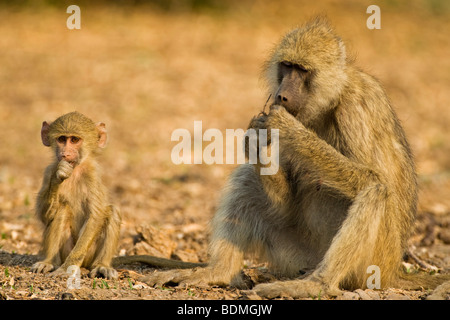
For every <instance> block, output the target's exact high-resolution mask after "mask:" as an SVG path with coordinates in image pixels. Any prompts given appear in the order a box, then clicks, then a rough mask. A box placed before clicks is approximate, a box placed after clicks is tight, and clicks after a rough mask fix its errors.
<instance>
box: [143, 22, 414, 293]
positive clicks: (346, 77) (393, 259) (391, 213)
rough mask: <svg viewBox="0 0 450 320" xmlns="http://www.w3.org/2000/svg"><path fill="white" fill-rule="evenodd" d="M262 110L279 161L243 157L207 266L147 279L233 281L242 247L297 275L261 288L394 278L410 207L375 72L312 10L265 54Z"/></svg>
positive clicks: (394, 126)
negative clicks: (274, 168) (309, 18)
mask: <svg viewBox="0 0 450 320" xmlns="http://www.w3.org/2000/svg"><path fill="white" fill-rule="evenodd" d="M265 75H266V77H267V82H268V86H269V93H270V94H272V97H273V98H274V101H273V105H272V106H271V110H270V112H269V114H268V115H265V114H263V115H261V116H259V117H256V118H254V119H252V121H251V123H250V128H253V129H256V130H260V129H278V130H279V148H280V149H279V156H280V170H279V171H278V172H277V173H276V175H273V176H270V175H268V176H263V175H260V174H259V172H260V171H259V170H258V166H260V165H259V164H256V165H252V164H245V165H242V166H240V167H239V168H237V169H236V170H235V172H234V173H233V174H232V176H231V178H230V180H229V183H228V186H227V187H226V190H225V191H224V195H223V197H222V200H221V203H220V205H219V208H218V210H217V212H216V214H215V216H214V218H213V221H212V239H211V243H210V255H211V258H210V262H209V265H208V266H207V267H206V268H197V269H194V270H175V271H167V272H161V273H156V274H154V275H151V276H149V277H147V278H145V279H143V280H144V281H146V282H147V283H150V284H155V283H159V284H162V283H182V284H184V283H186V284H202V283H203V284H218V285H228V284H231V285H236V286H243V281H242V279H241V274H240V270H241V268H242V264H243V258H244V255H245V254H249V253H253V254H255V253H257V254H258V255H259V256H260V257H261V258H262V259H263V260H265V261H267V262H268V263H269V265H270V267H272V269H273V270H275V271H278V273H279V274H281V275H283V276H288V277H292V278H296V277H299V276H300V275H301V274H302V273H306V277H304V279H296V280H291V281H284V282H275V283H269V284H260V285H258V286H256V287H255V290H256V292H257V293H258V294H260V295H261V296H266V297H276V296H280V295H289V296H293V297H308V296H309V295H317V294H320V293H322V294H325V293H329V294H336V293H338V292H339V291H340V290H341V289H350V290H352V289H356V288H365V287H366V281H367V278H368V276H369V275H370V274H368V273H367V268H368V267H369V266H371V265H376V266H378V267H379V268H380V271H381V274H380V276H381V287H389V286H392V285H396V284H398V279H399V272H400V266H401V261H402V255H403V253H404V251H405V248H406V242H407V239H408V237H409V235H410V232H411V228H412V224H413V221H414V219H415V215H416V206H417V183H416V174H415V169H414V161H413V157H412V154H411V151H410V148H409V146H408V143H407V141H406V138H405V134H404V132H403V129H402V127H401V125H400V123H399V120H398V119H397V116H396V114H395V112H394V110H393V109H392V107H391V105H390V102H389V100H388V98H387V96H386V93H385V92H384V90H383V88H382V87H381V85H380V84H379V82H378V81H377V80H376V79H374V78H373V77H372V76H370V75H368V74H366V73H364V72H362V71H361V70H359V69H358V68H356V67H355V66H353V64H352V63H351V62H350V61H348V60H347V58H346V53H345V46H344V44H343V42H342V40H341V39H340V38H339V37H338V36H336V35H335V33H334V31H333V30H332V29H331V28H330V26H329V25H328V24H327V23H326V22H324V21H322V20H320V19H318V20H315V21H313V22H311V23H309V24H307V25H305V26H303V27H301V28H298V29H295V30H293V31H291V32H289V33H288V34H287V35H286V36H285V37H284V38H283V39H282V40H281V42H280V43H279V44H278V45H277V46H276V47H275V49H274V51H273V53H272V56H271V57H270V59H269V60H268V62H267V63H266V65H265Z"/></svg>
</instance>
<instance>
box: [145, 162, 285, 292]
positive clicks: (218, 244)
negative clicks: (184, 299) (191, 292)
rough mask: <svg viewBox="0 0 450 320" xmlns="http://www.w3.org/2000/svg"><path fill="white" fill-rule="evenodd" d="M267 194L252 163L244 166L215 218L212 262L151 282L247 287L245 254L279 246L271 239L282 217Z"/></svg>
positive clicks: (157, 275)
mask: <svg viewBox="0 0 450 320" xmlns="http://www.w3.org/2000/svg"><path fill="white" fill-rule="evenodd" d="M271 208H273V207H272V206H271V204H270V202H269V200H268V198H267V196H266V194H265V193H264V191H263V189H262V185H261V181H260V178H259V176H258V174H257V173H256V171H255V168H254V167H253V166H252V165H242V166H240V167H239V168H238V169H237V170H235V172H234V173H233V175H232V176H231V180H230V181H229V184H228V186H227V188H226V190H225V194H224V197H223V198H222V201H221V203H220V206H219V208H218V210H217V212H216V214H215V216H214V218H213V221H212V236H211V242H210V247H209V254H210V262H209V264H208V266H207V267H205V268H196V269H194V270H173V271H166V272H157V273H155V274H153V275H151V276H149V277H146V278H145V279H143V281H146V282H147V283H149V284H160V285H161V284H165V283H182V284H184V283H188V284H197V285H198V284H201V283H203V284H215V285H228V284H231V285H234V286H237V287H242V286H244V284H243V282H242V279H241V275H240V271H241V269H242V267H243V258H244V254H245V253H246V252H249V251H252V252H253V251H254V250H261V249H262V250H264V249H267V248H269V247H270V246H272V248H274V247H273V246H275V245H276V243H275V242H273V240H274V239H270V237H269V238H268V235H270V234H271V232H268V230H270V229H271V228H272V229H273V228H275V229H276V228H277V220H278V223H279V221H280V219H279V218H278V219H277V218H276V217H275V215H276V212H275V211H274V212H271V210H273V209H271Z"/></svg>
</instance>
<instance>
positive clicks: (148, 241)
mask: <svg viewBox="0 0 450 320" xmlns="http://www.w3.org/2000/svg"><path fill="white" fill-rule="evenodd" d="M13 3H15V2H14V1H13ZM43 3H45V1H44V2H43ZM83 3H86V4H83ZM152 3H153V4H152V5H148V6H144V5H139V6H125V5H107V4H104V5H96V6H93V5H88V4H87V2H81V4H80V7H81V10H82V13H81V17H82V25H81V30H69V29H67V27H66V19H67V18H68V16H69V14H67V13H66V8H67V6H63V5H59V6H50V5H38V6H31V5H30V6H14V5H5V4H0V21H2V22H1V23H0V35H1V36H0V300H2V299H23V300H29V299H45V300H55V299H56V300H57V299H108V300H111V299H213V300H215V299H231V300H239V299H258V297H257V296H255V295H252V294H251V292H250V293H249V292H245V291H241V290H237V289H234V288H219V287H211V288H195V287H189V288H178V287H175V288H174V287H155V288H153V287H149V286H147V285H145V284H144V283H141V282H139V281H138V280H137V279H138V277H139V276H140V275H141V274H148V273H151V272H154V270H155V269H152V268H149V267H147V266H144V265H132V266H119V267H118V271H119V279H117V280H102V279H91V278H89V277H88V276H87V274H88V271H87V270H84V269H82V277H81V288H80V289H68V286H67V280H66V279H58V278H51V277H49V276H47V275H36V274H32V273H31V272H30V271H29V270H30V267H31V265H32V264H33V263H34V262H35V261H37V256H36V255H37V254H38V251H39V248H40V242H41V229H40V226H39V224H38V222H37V221H36V219H35V217H34V212H33V207H34V204H35V197H36V194H37V192H38V190H39V187H40V184H41V179H42V173H43V170H44V168H45V166H46V165H47V163H48V162H49V161H50V159H51V154H50V151H49V150H47V149H46V148H45V147H44V146H43V145H42V144H41V142H40V126H41V124H42V121H44V120H48V121H51V120H54V119H55V118H56V117H58V116H59V115H62V114H64V113H67V112H70V111H73V110H78V111H80V112H82V113H84V114H86V115H88V116H89V117H91V118H92V119H94V120H95V121H103V122H105V123H106V125H107V128H108V132H109V134H110V140H109V144H108V147H107V148H106V149H105V152H104V153H103V155H102V160H101V161H102V164H103V166H104V169H105V170H104V171H105V172H104V181H105V184H106V185H107V186H108V188H109V190H110V194H111V200H112V202H113V203H114V204H115V205H117V206H118V207H119V208H120V210H121V212H122V215H123V224H122V229H121V238H120V244H119V252H118V254H121V255H125V254H127V255H131V254H143V253H148V254H153V255H158V256H163V257H171V258H174V259H179V260H184V261H192V262H205V261H207V259H208V257H207V244H208V239H209V227H208V223H209V221H210V219H211V217H212V216H213V214H214V210H215V207H216V205H217V202H218V199H219V196H220V192H221V189H222V188H223V186H224V184H225V182H226V179H227V176H228V175H229V174H230V173H231V171H232V170H233V169H234V168H235V167H236V165H206V164H202V165H175V164H173V163H172V161H171V151H172V148H173V147H174V146H175V144H176V142H172V141H171V134H172V132H173V131H174V130H175V129H177V128H186V129H188V130H189V131H190V132H193V125H194V121H196V120H201V121H202V126H203V131H205V130H206V129H208V128H217V129H219V130H220V131H221V132H223V133H224V132H225V129H227V128H230V129H237V128H244V129H245V128H246V126H247V124H248V122H249V120H250V119H251V117H252V116H254V115H256V114H257V113H258V112H259V111H261V109H262V107H263V105H264V103H265V101H266V99H267V95H266V93H265V90H264V88H263V85H262V83H261V81H260V80H259V75H260V70H261V66H262V64H263V62H264V59H265V58H266V57H267V54H268V52H269V51H270V49H271V48H272V46H273V44H274V43H275V42H276V41H277V40H278V39H279V37H280V36H282V35H283V34H284V33H285V32H286V31H288V30H289V29H290V28H291V27H293V26H295V25H297V24H301V23H302V22H304V21H305V20H306V19H307V18H309V17H312V16H314V15H315V14H317V13H326V14H327V16H328V17H329V19H330V21H331V22H332V23H333V24H334V25H335V27H336V30H337V32H338V33H339V34H340V35H342V38H343V39H344V41H345V42H346V44H347V51H348V52H349V53H351V54H352V55H353V56H354V57H355V58H356V61H357V65H358V66H360V67H361V68H363V69H364V70H366V71H367V72H369V73H371V74H373V75H374V76H376V77H378V78H379V79H380V80H381V81H382V83H383V84H384V86H385V88H386V90H387V92H388V94H389V96H390V98H391V101H392V103H393V105H394V107H395V109H396V110H397V112H398V115H399V118H400V119H401V121H402V123H403V125H404V128H405V131H406V133H407V136H408V138H409V140H410V143H411V146H412V149H413V151H414V154H415V157H416V162H417V171H418V174H419V177H420V179H419V180H420V203H419V216H418V220H417V228H416V233H415V234H414V235H413V236H412V237H411V239H410V245H411V247H412V248H413V249H412V250H413V252H414V254H415V255H416V256H417V257H418V258H420V260H421V261H423V262H426V263H428V264H429V265H431V266H433V267H435V268H437V270H438V271H439V272H443V273H448V272H450V197H449V194H450V139H449V138H450V134H449V123H450V91H449V90H448V89H449V85H450V61H449V58H448V57H449V53H450V41H449V40H448V32H447V30H449V29H450V28H449V27H450V19H449V17H450V6H449V5H448V3H447V2H446V1H425V0H423V1H419V0H416V1H408V2H405V3H404V4H403V2H400V1H390V2H386V3H385V4H383V5H380V7H381V18H382V19H381V25H382V28H381V29H380V30H369V29H368V28H367V27H366V20H367V18H368V16H369V14H367V13H366V9H367V6H368V5H369V4H371V3H368V2H367V3H365V2H361V1H356V0H355V1H346V2H345V4H342V2H339V1H333V0H329V1H320V3H318V2H317V1H276V2H275V1H274V2H271V1H230V2H226V5H225V4H221V5H220V6H219V5H217V4H215V2H213V1H204V2H202V1H178V2H177V1H170V2H169V3H171V4H172V5H171V6H166V5H161V2H158V1H154V2H152ZM158 3H159V5H158ZM70 4H72V3H70ZM180 4H184V5H181V6H180ZM194 4H196V5H194ZM404 265H405V268H409V269H410V270H419V269H423V268H421V267H420V266H419V265H418V263H417V261H415V260H412V259H411V258H409V259H407V260H405V264H404ZM427 271H430V270H427ZM244 274H245V277H246V281H247V283H248V284H249V286H250V287H251V286H253V285H255V284H257V283H261V282H267V281H272V280H274V279H275V276H274V275H272V274H271V273H270V272H269V271H268V270H267V269H266V268H265V265H264V264H263V263H259V262H258V261H254V260H252V259H250V258H249V259H248V260H246V261H245V269H244ZM430 294H431V291H427V290H422V289H418V290H400V289H394V288H391V289H387V290H382V291H373V290H365V291H363V290H357V291H355V292H345V294H344V295H342V296H340V297H338V299H351V300H358V299H362V300H364V299H376V300H379V299H411V300H423V299H426V298H427V297H428V296H429V295H430ZM441 297H443V298H446V299H449V297H450V292H449V290H448V289H446V290H444V291H443V293H442V294H441ZM283 299H286V297H285V298H283ZM310 299H336V298H335V297H326V296H324V297H311V298H310Z"/></svg>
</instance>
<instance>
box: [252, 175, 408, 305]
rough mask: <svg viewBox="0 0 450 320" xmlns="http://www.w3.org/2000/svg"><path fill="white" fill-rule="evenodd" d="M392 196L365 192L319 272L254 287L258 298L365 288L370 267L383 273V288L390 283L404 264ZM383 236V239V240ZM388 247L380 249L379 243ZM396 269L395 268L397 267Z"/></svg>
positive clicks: (376, 188) (373, 189) (372, 189)
mask: <svg viewBox="0 0 450 320" xmlns="http://www.w3.org/2000/svg"><path fill="white" fill-rule="evenodd" d="M389 203H390V201H389V195H388V192H387V190H386V188H385V187H384V186H383V185H380V184H376V185H372V186H369V187H367V188H366V189H364V190H362V191H361V192H360V193H359V194H358V196H357V197H356V198H355V200H354V202H353V204H352V206H351V207H350V209H349V212H348V215H347V217H346V219H345V220H344V222H343V224H342V227H341V228H340V230H339V232H338V233H337V234H336V236H335V237H334V239H333V241H332V243H331V246H330V248H329V249H328V251H327V252H326V254H325V256H324V258H323V260H322V262H321V263H320V264H319V267H318V268H317V270H316V271H315V272H314V273H313V274H312V275H311V276H309V277H308V278H307V279H306V280H293V281H285V282H275V283H269V284H261V285H258V286H256V287H255V290H256V291H257V292H258V294H259V295H261V296H265V297H269V298H273V297H277V296H282V295H287V296H292V297H296V298H299V297H309V296H317V295H319V294H321V293H322V294H325V293H331V294H333V293H336V292H338V291H339V289H340V288H345V289H354V288H364V287H366V281H367V278H368V277H369V276H370V274H368V273H367V267H369V266H370V265H377V266H378V267H379V268H380V271H381V286H382V287H385V286H386V285H389V284H390V281H391V279H392V278H394V277H395V274H396V272H397V270H393V266H396V265H397V264H395V261H401V254H402V248H401V243H400V239H399V236H398V235H399V234H400V232H399V231H398V230H396V229H397V228H398V226H397V225H395V224H392V221H390V220H389V216H388V215H387V213H388V212H389V208H388V206H389ZM386 228H390V231H388V232H386ZM381 237H383V238H381ZM381 243H383V244H384V245H386V244H389V247H380V245H379V244H381ZM394 268H395V267H394Z"/></svg>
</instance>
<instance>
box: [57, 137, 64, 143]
mask: <svg viewBox="0 0 450 320" xmlns="http://www.w3.org/2000/svg"><path fill="white" fill-rule="evenodd" d="M56 140H58V142H59V143H65V142H66V140H67V137H66V136H60V137H58V139H56Z"/></svg>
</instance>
